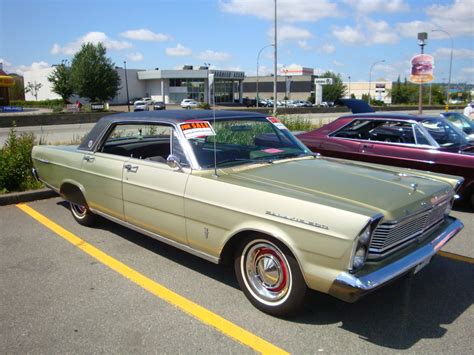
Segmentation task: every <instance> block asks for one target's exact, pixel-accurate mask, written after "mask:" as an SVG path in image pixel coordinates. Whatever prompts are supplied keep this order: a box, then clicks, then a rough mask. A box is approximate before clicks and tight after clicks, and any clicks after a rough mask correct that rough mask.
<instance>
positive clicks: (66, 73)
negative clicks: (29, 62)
mask: <svg viewBox="0 0 474 355" xmlns="http://www.w3.org/2000/svg"><path fill="white" fill-rule="evenodd" d="M66 64H67V63H66V61H65V60H63V61H62V62H61V64H59V65H57V66H56V68H55V69H54V71H53V72H52V73H51V75H50V76H48V81H49V82H50V83H51V84H52V85H53V92H55V93H56V94H58V95H59V96H61V97H62V99H63V101H64V102H66V101H67V99H69V97H71V95H72V94H73V89H72V83H71V68H70V67H68V66H67V65H66Z"/></svg>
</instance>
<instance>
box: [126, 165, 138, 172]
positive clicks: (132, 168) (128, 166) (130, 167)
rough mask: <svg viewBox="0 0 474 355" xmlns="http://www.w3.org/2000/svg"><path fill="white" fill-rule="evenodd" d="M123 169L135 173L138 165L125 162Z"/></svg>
mask: <svg viewBox="0 0 474 355" xmlns="http://www.w3.org/2000/svg"><path fill="white" fill-rule="evenodd" d="M123 167H124V169H127V171H129V172H131V173H136V172H137V170H138V165H132V164H125V165H124V166H123Z"/></svg>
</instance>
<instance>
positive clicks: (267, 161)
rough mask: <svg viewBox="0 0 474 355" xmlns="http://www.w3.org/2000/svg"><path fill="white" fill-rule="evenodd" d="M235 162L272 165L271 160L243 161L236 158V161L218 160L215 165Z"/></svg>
mask: <svg viewBox="0 0 474 355" xmlns="http://www.w3.org/2000/svg"><path fill="white" fill-rule="evenodd" d="M235 161H242V162H249V163H262V164H273V160H272V159H243V158H236V159H225V160H220V161H218V162H217V165H220V164H226V163H232V162H235Z"/></svg>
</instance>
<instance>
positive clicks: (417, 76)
mask: <svg viewBox="0 0 474 355" xmlns="http://www.w3.org/2000/svg"><path fill="white" fill-rule="evenodd" d="M433 68H434V58H433V57H432V56H431V55H429V54H418V55H415V56H414V57H413V58H412V59H411V75H410V81H411V82H412V83H417V84H418V83H429V82H431V81H433V79H434V76H433Z"/></svg>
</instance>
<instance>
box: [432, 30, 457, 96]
mask: <svg viewBox="0 0 474 355" xmlns="http://www.w3.org/2000/svg"><path fill="white" fill-rule="evenodd" d="M431 32H443V33H446V34H447V35H448V36H449V38H450V39H451V55H450V57H449V77H448V89H447V90H446V105H449V92H450V90H451V69H452V67H453V47H454V41H453V36H451V34H449V32H448V31H445V30H442V29H439V30H431Z"/></svg>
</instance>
